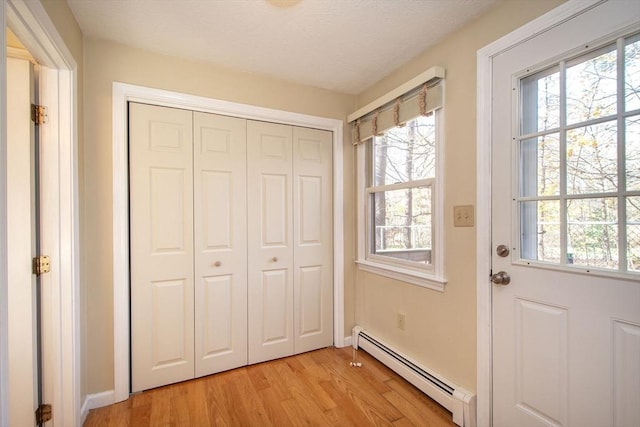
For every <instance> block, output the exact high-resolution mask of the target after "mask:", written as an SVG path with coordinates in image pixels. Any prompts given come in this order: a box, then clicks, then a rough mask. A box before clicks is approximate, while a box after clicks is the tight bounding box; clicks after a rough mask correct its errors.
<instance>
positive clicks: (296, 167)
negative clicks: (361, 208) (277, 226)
mask: <svg viewBox="0 0 640 427" xmlns="http://www.w3.org/2000/svg"><path fill="white" fill-rule="evenodd" d="M331 144H332V134H331V132H328V131H322V130H316V129H308V128H300V127H294V128H293V207H294V209H293V223H294V232H293V253H294V256H293V258H294V266H293V275H294V335H295V345H294V351H295V353H302V352H305V351H310V350H315V349H318V348H321V347H326V346H330V345H332V344H333V262H332V258H333V242H332V236H333V226H332V179H331V177H332V156H331Z"/></svg>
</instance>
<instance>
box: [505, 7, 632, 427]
mask: <svg viewBox="0 0 640 427" xmlns="http://www.w3.org/2000/svg"><path fill="white" fill-rule="evenodd" d="M631 5H632V3H631V2H624V1H609V2H605V3H602V4H598V5H597V6H595V7H593V8H591V9H588V10H586V11H585V12H583V13H581V14H579V15H578V16H576V17H574V18H573V19H570V20H568V21H566V22H564V23H562V24H561V25H559V26H556V27H554V28H553V29H551V30H548V31H545V32H543V33H541V34H539V35H536V36H535V37H532V38H531V39H529V40H527V41H525V42H523V43H522V44H520V45H518V46H517V47H515V48H513V49H510V50H508V51H505V52H504V53H502V54H500V55H498V56H496V57H495V59H494V61H493V75H492V85H493V100H494V101H493V102H494V106H493V111H492V117H493V118H492V129H493V132H492V134H493V141H492V153H493V154H492V194H493V196H492V242H493V243H492V245H493V248H492V251H493V255H492V256H493V258H492V273H493V277H492V278H493V282H494V284H493V285H492V286H493V297H492V310H493V313H492V316H493V319H492V325H493V331H492V335H493V349H492V351H493V399H492V401H493V411H492V412H493V425H494V426H505V427H509V426H522V427H526V426H580V427H588V426H594V427H596V426H620V427H622V426H632V425H640V172H639V171H640V42H639V37H638V32H639V31H640V8H638V7H636V6H637V5H634V6H631Z"/></svg>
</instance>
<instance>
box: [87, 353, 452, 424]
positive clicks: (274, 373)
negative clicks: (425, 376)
mask: <svg viewBox="0 0 640 427" xmlns="http://www.w3.org/2000/svg"><path fill="white" fill-rule="evenodd" d="M351 360H352V349H351V347H348V348H343V349H336V348H333V347H331V348H325V349H320V350H316V351H313V352H309V353H304V354H300V355H297V356H292V357H288V358H284V359H279V360H274V361H270V362H265V363H260V364H257V365H253V366H248V367H243V368H238V369H234V370H232V371H227V372H222V373H219V374H216V375H210V376H208V377H203V378H199V379H196V380H192V381H185V382H183V383H179V384H173V385H169V386H165V387H160V388H157V389H153V390H148V391H145V392H142V393H137V394H134V395H132V396H131V397H130V398H129V399H128V400H127V401H125V402H121V403H118V404H115V405H111V406H107V407H104V408H98V409H94V410H91V411H90V412H89V415H88V416H87V420H86V422H85V424H84V426H85V427H127V426H131V427H147V426H149V427H156V426H168V427H179V426H189V427H199V426H202V427H205V426H223V427H227V426H228V427H235V426H248V427H253V426H256V427H263V426H265V427H268V426H277V427H281V426H299V425H300V426H301V425H305V426H306V425H312V426H340V427H349V426H356V427H360V426H393V427H407V426H419V427H424V426H432V427H441V426H454V424H453V422H452V421H451V414H450V413H449V412H447V411H446V410H445V409H444V408H442V407H441V406H440V405H438V404H437V403H436V402H434V401H433V400H431V399H430V398H429V397H427V396H425V395H424V394H423V393H422V392H420V391H419V390H418V389H416V388H415V387H413V386H412V385H411V384H409V383H408V382H406V381H405V380H404V379H402V378H401V377H400V376H398V375H397V374H396V373H395V372H393V371H391V370H390V369H388V368H387V367H386V366H384V365H382V364H381V363H380V362H378V361H377V360H375V359H374V358H373V357H371V356H370V355H368V354H367V353H365V352H364V351H362V350H359V351H358V360H359V361H361V362H362V364H363V366H362V367H361V368H355V367H352V366H349V362H351Z"/></svg>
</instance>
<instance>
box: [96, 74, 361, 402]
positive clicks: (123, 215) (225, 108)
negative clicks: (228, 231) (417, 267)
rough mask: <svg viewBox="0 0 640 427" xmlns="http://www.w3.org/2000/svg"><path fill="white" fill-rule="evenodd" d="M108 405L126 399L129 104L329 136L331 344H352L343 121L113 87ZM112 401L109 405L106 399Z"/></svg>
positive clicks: (174, 94)
mask: <svg viewBox="0 0 640 427" xmlns="http://www.w3.org/2000/svg"><path fill="white" fill-rule="evenodd" d="M112 101H113V110H112V111H113V300H114V304H113V306H114V313H113V319H114V324H113V335H114V393H113V402H104V403H105V404H109V403H115V402H121V401H124V400H127V399H128V398H129V394H130V392H129V381H130V372H129V354H130V345H129V338H130V321H129V318H130V316H129V315H130V313H129V280H130V277H129V199H128V188H129V182H128V173H127V170H128V158H127V150H128V136H127V129H128V115H127V105H128V103H129V102H139V103H143V104H153V105H158V106H164V107H172V108H182V109H188V110H193V111H201V112H204V113H213V114H221V115H228V116H234V117H239V118H244V119H250V120H261V121H268V122H273V123H281V124H285V125H292V126H301V127H309V128H314V129H321V130H327V131H331V132H333V146H332V152H333V343H334V345H335V346H336V347H345V346H348V345H350V344H351V342H350V341H351V337H350V336H347V337H345V333H344V267H343V259H344V235H343V230H344V223H343V217H342V212H343V188H344V182H343V154H342V143H343V126H344V121H342V120H337V119H329V118H324V117H317V116H311V115H306V114H299V113H293V112H288V111H282V110H275V109H270V108H264V107H257V106H252V105H246V104H239V103H235V102H228V101H222V100H217V99H213V98H205V97H199V96H194V95H187V94H182V93H178V92H171V91H165V90H161V89H153V88H147V87H143V86H136V85H130V84H125V83H118V82H114V83H113V97H112ZM109 400H111V399H109Z"/></svg>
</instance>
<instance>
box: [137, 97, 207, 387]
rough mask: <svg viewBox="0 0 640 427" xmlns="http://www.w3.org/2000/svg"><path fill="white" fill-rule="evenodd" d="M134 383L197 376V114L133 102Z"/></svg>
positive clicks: (153, 384)
mask: <svg viewBox="0 0 640 427" xmlns="http://www.w3.org/2000/svg"><path fill="white" fill-rule="evenodd" d="M129 117H130V129H129V132H130V136H129V162H130V165H129V173H130V210H131V212H130V218H131V220H130V221H131V224H130V228H131V340H132V351H131V363H132V389H133V391H134V392H135V391H140V390H145V389H149V388H153V387H158V386H160V385H164V384H170V383H174V382H178V381H183V380H185V379H189V378H193V376H194V354H193V349H194V342H193V339H194V330H193V323H194V322H193V316H194V311H193V301H194V294H193V262H194V259H193V160H192V156H193V150H192V148H193V137H192V113H191V112H190V111H185V110H178V109H172V108H165V107H157V106H150V105H143V104H135V103H132V104H130V105H129Z"/></svg>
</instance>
